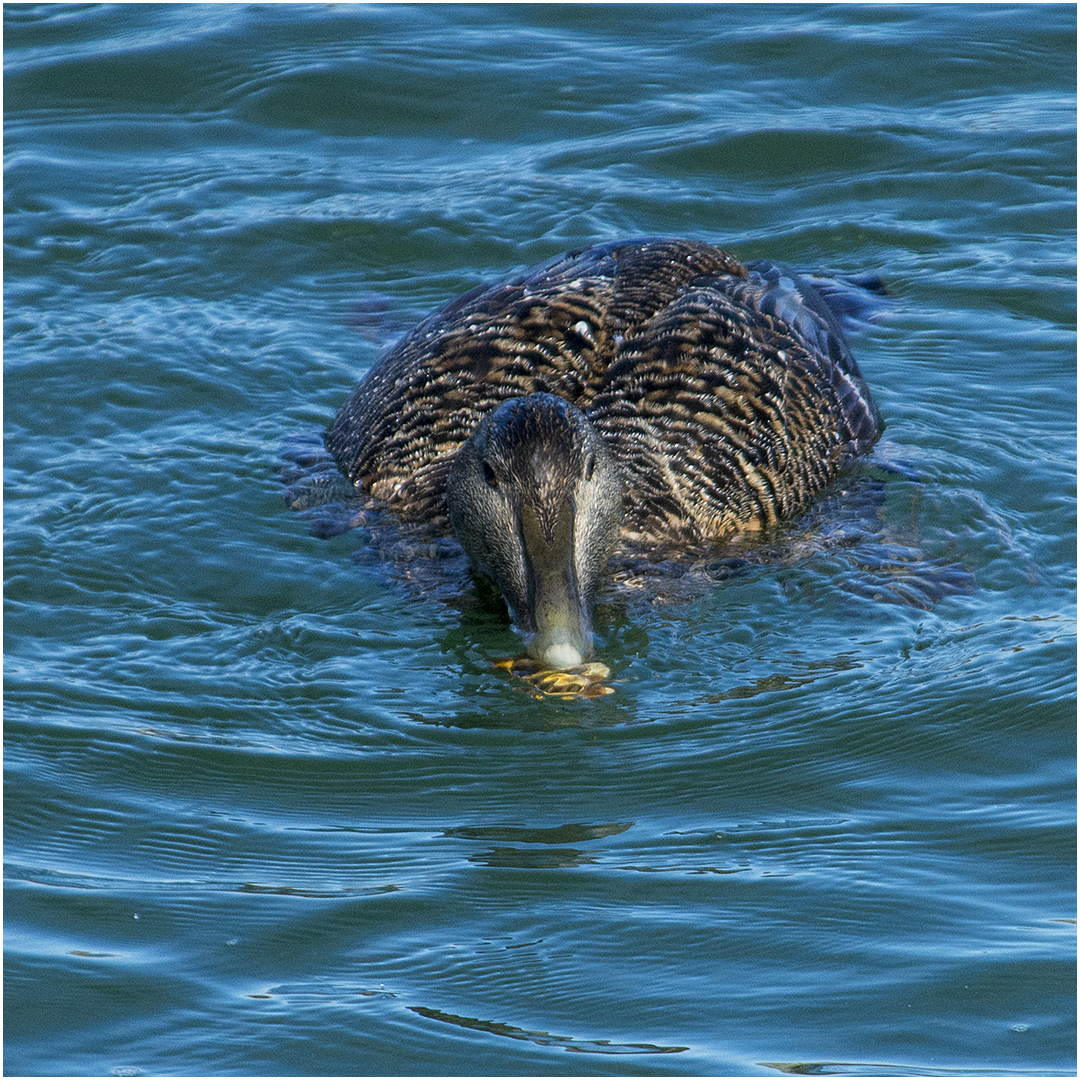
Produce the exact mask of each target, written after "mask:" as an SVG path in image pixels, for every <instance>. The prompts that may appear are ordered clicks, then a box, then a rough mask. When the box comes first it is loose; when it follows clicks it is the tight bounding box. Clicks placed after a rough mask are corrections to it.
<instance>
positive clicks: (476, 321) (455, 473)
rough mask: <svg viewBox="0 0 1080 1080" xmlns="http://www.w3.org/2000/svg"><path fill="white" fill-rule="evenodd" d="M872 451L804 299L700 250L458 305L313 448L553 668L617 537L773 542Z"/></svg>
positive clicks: (542, 278)
mask: <svg viewBox="0 0 1080 1080" xmlns="http://www.w3.org/2000/svg"><path fill="white" fill-rule="evenodd" d="M880 433H881V421H880V417H879V415H878V412H877V409H876V407H875V405H874V402H873V400H872V398H871V396H870V391H869V389H868V388H867V386H866V383H865V382H864V381H863V378H862V375H861V374H860V372H859V368H858V365H857V364H856V362H855V358H854V357H853V356H852V355H851V352H850V351H849V349H848V346H847V344H846V342H845V340H844V336H843V333H842V332H841V330H840V327H839V325H838V323H837V321H836V319H835V317H834V316H833V314H832V313H831V312H830V310H829V308H828V306H827V305H826V303H825V301H824V299H823V298H822V297H821V295H819V294H818V292H817V291H816V290H815V289H814V288H813V287H812V286H811V285H809V284H808V283H807V282H806V281H805V280H803V279H801V278H798V277H797V276H796V275H794V274H792V273H791V272H790V271H786V270H784V269H782V268H780V267H778V266H775V265H773V264H770V263H760V262H751V263H745V264H744V263H741V262H739V261H738V260H737V259H735V258H734V256H732V255H729V254H728V253H727V252H726V251H722V250H721V249H720V248H717V247H713V246H712V245H711V244H706V243H700V242H696V241H686V240H633V241H627V242H623V243H609V244H602V245H599V246H597V247H591V248H588V249H586V250H583V251H572V252H570V253H568V254H567V255H565V256H563V257H562V258H559V259H556V260H555V261H553V262H550V263H547V264H545V265H543V266H541V267H538V268H534V269H531V270H528V271H526V272H524V273H522V274H519V275H517V276H515V277H512V278H509V279H508V280H506V281H503V282H502V283H501V284H498V285H493V286H481V287H480V288H478V289H474V290H473V291H472V292H470V293H467V294H466V295H465V296H462V297H461V298H460V299H458V300H455V301H453V303H451V304H450V305H449V306H447V307H445V308H443V310H442V311H440V312H439V313H438V314H436V315H434V316H432V317H431V318H429V319H427V320H426V321H425V322H423V323H421V324H420V325H419V326H418V327H416V329H414V330H413V331H412V332H411V333H409V334H407V335H406V336H405V337H404V338H403V339H402V340H401V341H400V342H399V343H398V344H397V345H396V346H395V347H394V348H393V349H391V350H390V352H389V353H387V354H386V355H385V356H384V357H383V358H382V359H381V360H380V361H379V362H378V363H377V364H376V365H375V366H374V367H373V368H372V369H371V371H370V372H369V373H368V375H367V377H366V378H365V379H364V381H363V382H362V383H361V384H360V385H359V386H358V387H357V388H356V390H355V391H354V392H353V394H352V396H351V397H350V398H349V400H348V401H347V402H346V403H345V405H344V406H343V407H342V409H341V411H340V412H339V413H338V415H337V418H336V420H335V422H334V424H333V427H332V428H331V430H330V432H329V434H328V436H327V447H328V449H329V450H330V452H331V454H332V455H333V457H334V459H335V461H336V462H337V465H338V467H339V468H340V469H341V471H342V472H343V473H344V474H345V476H346V477H348V479H349V480H350V481H351V482H352V483H353V484H354V485H355V486H356V487H357V488H359V489H361V490H363V491H364V492H366V493H368V494H370V495H373V496H375V497H376V498H377V499H379V500H381V501H382V502H384V503H385V504H387V505H388V506H389V507H390V508H391V509H392V510H394V511H396V512H397V513H398V514H399V515H400V516H401V517H402V518H404V519H406V520H420V521H426V522H428V523H429V524H431V525H432V526H434V527H436V528H442V529H445V528H446V527H447V526H449V528H451V529H452V530H453V532H454V533H455V534H456V535H457V538H458V539H459V540H460V542H461V545H462V547H463V548H464V549H465V551H466V553H467V554H468V556H469V558H470V561H471V563H472V566H473V568H474V570H475V571H477V572H478V573H480V574H483V575H485V576H487V577H488V578H490V579H491V580H492V581H493V582H494V584H495V585H497V586H498V588H499V589H501V590H502V594H503V596H504V597H505V599H506V602H507V604H508V606H509V608H510V610H511V612H512V614H513V617H514V621H515V623H516V625H517V628H518V630H519V631H520V632H521V634H522V636H523V637H524V638H525V641H526V645H527V649H528V652H529V655H530V656H532V657H533V658H534V659H535V660H536V661H538V662H539V663H540V664H541V665H544V666H546V667H549V668H567V667H573V666H576V665H578V664H581V663H582V661H583V660H584V659H586V658H587V657H588V656H590V655H591V653H592V650H593V630H592V612H593V604H594V600H595V596H596V592H597V588H598V586H599V584H600V583H601V581H602V579H603V576H604V573H605V570H606V567H607V565H608V559H609V557H610V555H611V552H612V549H613V547H614V545H615V543H616V541H617V540H619V539H620V538H623V539H626V540H629V541H632V542H640V543H649V544H665V545H675V546H685V545H701V544H709V543H715V542H720V541H723V540H725V539H728V538H730V537H732V536H734V535H735V534H737V533H740V532H746V531H749V530H758V529H764V528H768V527H770V526H772V525H775V524H776V523H777V522H779V521H780V520H782V519H784V518H788V517H791V516H792V515H795V514H797V513H799V512H800V511H802V510H803V509H805V508H806V507H807V505H808V504H809V503H810V501H811V500H812V498H813V497H814V495H815V494H817V493H818V492H820V491H821V490H822V488H824V487H825V486H826V484H828V483H829V482H830V481H831V480H832V479H833V478H834V477H835V476H836V474H837V472H838V471H839V470H840V469H841V468H842V467H843V466H844V465H845V464H847V463H848V462H850V461H851V460H852V459H853V458H854V457H855V456H856V455H858V454H861V453H864V452H865V451H867V450H869V449H870V447H871V446H872V445H873V444H874V442H875V441H876V440H877V438H878V436H879V435H880Z"/></svg>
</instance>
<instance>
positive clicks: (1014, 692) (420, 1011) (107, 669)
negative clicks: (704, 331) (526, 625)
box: [4, 4, 1077, 1076]
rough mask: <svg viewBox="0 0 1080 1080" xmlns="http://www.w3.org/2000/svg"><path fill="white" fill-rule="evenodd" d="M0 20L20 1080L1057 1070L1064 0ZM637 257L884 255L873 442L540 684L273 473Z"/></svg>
mask: <svg viewBox="0 0 1080 1080" xmlns="http://www.w3.org/2000/svg"><path fill="white" fill-rule="evenodd" d="M4 18H5V27H4V29H5V38H4V43H5V53H4V56H5V69H6V73H5V86H4V89H5V98H4V102H5V140H4V150H5V166H6V174H5V197H6V207H5V232H4V239H5V251H6V255H5V264H4V265H5V279H4V287H5V307H4V316H5V353H4V356H5V383H4V390H5V397H4V421H5V483H6V500H5V511H6V513H5V539H6V544H7V548H6V552H7V557H6V570H7V581H6V605H7V606H6V618H5V630H6V638H5V678H6V699H5V700H6V707H5V727H6V730H5V766H6V785H7V786H6V799H5V833H4V839H5V848H4V853H5V861H6V899H5V930H6V934H5V944H6V971H5V981H4V990H5V1015H4V1020H5V1027H4V1032H5V1070H6V1073H7V1074H8V1075H14V1074H23V1075H142V1074H162V1075H207V1074H209V1075H331V1076H336V1075H419V1074H427V1075H590V1076H591V1075H603V1076H610V1075H727V1076H740V1075H777V1074H778V1073H783V1072H788V1073H813V1074H849V1075H852V1074H857V1075H890V1076H892V1075H935V1076H936V1075H976V1074H977V1075H1040V1076H1044V1075H1072V1074H1074V1073H1075V1069H1076V1052H1075V1047H1076V1042H1075V1019H1076V1002H1075V987H1076V983H1075V956H1076V953H1075V883H1076V869H1075V850H1076V847H1075V822H1076V814H1075V730H1076V651H1075V567H1076V516H1075V505H1076V504H1075V476H1076V453H1075V451H1076V336H1075V327H1076V295H1077V294H1076V272H1075V263H1076V231H1075V226H1076V184H1075V178H1076V9H1075V7H1074V6H1072V5H1015V6H1012V5H978V4H976V5H897V6H892V5H883V6H873V5H830V6H819V5H791V6H787V5H760V6H759V5H754V4H746V5H730V6H728V5H700V6H698V5H690V6H682V5H671V6H661V7H653V6H636V5H631V6H606V5H601V6H591V5H584V6H560V5H541V6H517V5H508V6H478V7H460V6H453V5H449V6H444V5H432V6H423V5H420V6H397V5H381V6H380V5H375V6H353V5H314V4H312V5H305V4H301V5H292V4H283V5H262V6H260V5H239V4H235V5H234V4H205V5H204V4H191V5H188V4H175V5H174V4H164V5H139V4H133V5H125V4H120V5H101V6H82V5H66V4H52V5H47V4H42V5H35V4H13V5H6V6H5V9H4ZM640 235H669V236H691V237H696V238H701V239H706V240H710V241H713V242H716V243H720V244H722V245H723V246H725V247H727V248H729V249H730V250H732V251H733V252H735V253H736V254H737V255H738V256H740V257H742V258H745V259H754V258H770V259H778V260H781V261H784V262H787V263H790V264H792V265H793V266H796V267H799V268H801V269H805V270H814V271H819V272H821V273H824V274H826V275H831V276H833V277H834V278H836V277H843V276H849V275H859V274H868V273H877V274H880V275H881V276H882V278H883V279H884V281H885V282H886V284H887V286H888V289H889V292H890V296H889V297H887V298H883V299H882V300H881V301H880V303H879V304H878V305H877V307H876V308H875V310H874V311H873V313H872V314H873V318H872V320H871V321H869V322H865V323H863V324H862V325H860V326H858V327H856V328H855V329H854V330H853V331H852V333H851V343H852V347H853V349H854V350H855V353H856V355H857V356H858V358H859V361H860V364H861V365H862V369H863V372H864V374H865V375H866V378H867V380H868V381H869V383H870V385H871V386H872V387H873V390H874V393H875V395H876V397H877V399H878V401H879V403H880V406H881V409H882V412H883V414H884V416H885V419H886V423H887V430H886V433H885V437H884V439H883V441H882V442H881V443H880V444H879V446H878V448H877V449H876V450H875V452H874V454H873V455H872V457H871V459H870V461H869V464H868V469H867V471H866V472H865V473H864V474H863V476H864V480H865V481H866V482H865V483H863V484H860V485H855V484H853V485H852V488H853V492H854V494H851V493H849V494H850V495H851V497H845V496H844V495H842V494H840V495H838V497H836V498H831V499H830V500H828V502H827V503H826V504H825V505H823V506H822V507H820V508H819V510H818V512H816V513H815V514H811V515H809V516H808V517H807V518H806V519H805V520H804V521H801V522H799V523H796V524H795V525H794V526H793V527H792V529H791V530H790V531H789V532H787V533H786V534H785V535H784V537H782V538H781V540H780V541H779V542H778V543H777V545H776V546H775V549H774V550H772V551H771V552H770V553H769V554H768V556H767V557H762V558H760V559H757V560H750V561H749V562H748V563H747V564H746V565H741V567H740V568H739V569H738V570H737V572H734V573H731V574H728V573H727V569H730V568H727V569H725V566H723V565H721V564H720V563H717V564H715V565H713V564H701V565H697V566H696V567H694V568H692V570H691V572H688V573H686V574H682V573H681V571H680V572H678V573H676V572H675V571H673V572H672V575H671V577H670V581H668V582H663V581H661V582H660V583H659V584H658V583H657V582H656V581H655V580H654V581H652V583H651V584H650V585H649V587H644V588H641V589H640V590H637V591H635V590H634V589H632V588H630V587H629V586H628V585H627V583H626V582H624V583H623V584H622V586H621V587H620V586H619V585H618V584H613V585H612V586H611V587H609V589H608V590H607V592H605V595H604V596H603V597H602V602H601V604H600V607H599V609H598V627H599V631H600V633H599V638H600V656H601V659H602V660H603V662H604V663H605V664H606V665H607V666H608V667H609V668H610V676H609V678H608V679H607V680H606V683H607V686H608V687H609V688H610V689H613V690H614V693H612V694H608V695H606V696H601V697H597V698H591V699H586V698H571V699H561V698H558V697H551V696H544V695H541V694H538V693H537V692H536V691H535V689H534V688H533V687H531V686H530V685H529V684H527V683H525V682H524V681H523V680H521V679H520V678H518V677H516V676H514V675H512V674H510V673H508V672H507V671H505V670H503V669H499V668H497V667H496V666H494V664H493V661H494V660H495V659H497V658H499V657H505V656H509V655H512V654H513V653H514V652H515V651H517V650H518V649H519V647H520V643H519V642H518V640H517V639H516V637H515V636H514V634H513V632H512V631H511V629H510V627H509V623H508V622H507V621H506V619H505V618H503V617H501V616H500V615H499V614H498V613H497V612H492V611H491V610H488V609H487V608H485V607H484V606H482V605H481V604H479V603H478V601H477V600H476V598H475V595H474V593H473V591H472V587H471V585H470V582H469V579H468V575H467V573H466V572H465V569H464V566H463V564H462V561H461V560H460V559H455V558H453V557H448V558H445V559H442V558H432V557H431V555H430V553H425V552H423V551H419V552H413V553H412V555H411V556H406V557H403V556H402V555H401V553H400V551H398V552H397V554H396V555H391V556H390V557H387V555H386V553H385V552H384V551H380V550H377V549H376V548H375V547H373V543H374V541H373V537H372V535H371V534H370V533H369V532H368V531H367V530H352V531H348V532H344V533H341V534H338V535H334V536H331V537H329V538H324V537H323V536H322V535H320V533H322V532H325V531H327V530H326V529H320V528H318V524H319V523H318V520H315V521H313V518H312V515H311V514H310V513H307V514H301V513H295V512H293V511H292V510H291V509H289V507H288V506H287V505H286V501H285V499H284V497H283V491H284V483H283V473H282V468H283V464H284V466H285V467H286V472H287V468H288V463H289V461H290V460H295V454H294V456H293V458H292V459H290V458H289V451H288V448H289V447H293V448H295V447H296V446H297V445H305V444H306V445H315V443H316V442H317V439H318V434H319V432H320V431H321V430H322V429H323V428H325V426H326V425H327V424H328V423H329V422H330V420H331V419H332V417H333V415H334V413H335V411H336V410H337V408H338V407H339V406H340V405H341V404H342V402H343V401H344V400H345V398H346V397H347V396H348V394H349V392H350V390H351V388H352V387H353V385H354V384H355V382H356V381H357V380H358V379H359V378H360V377H361V376H362V374H363V372H364V371H365V370H367V368H368V367H369V366H370V365H371V364H372V363H373V362H374V360H375V359H376V357H377V356H378V355H379V354H380V352H381V351H382V349H383V348H385V347H386V346H387V345H389V344H390V343H392V342H393V341H394V340H395V339H396V338H397V337H399V336H400V335H401V334H402V333H403V332H404V331H405V330H407V329H408V328H409V327H410V326H411V325H413V324H414V323H415V322H416V321H418V320H419V319H420V318H422V317H424V316H425V315H427V314H428V313H429V312H431V311H432V310H434V309H435V308H437V307H438V306H440V305H441V304H443V303H445V302H446V301H448V300H449V299H451V298H452V297H454V296H456V295H458V294H460V293H462V292H464V291H466V290H468V289H470V288H472V287H474V286H475V285H477V284H478V283H480V282H482V281H489V280H494V279H497V278H498V277H499V276H501V275H504V274H507V273H510V272H512V271H514V270H517V269H520V268H521V267H524V266H527V265H529V264H532V263H535V262H539V261H541V260H544V259H547V258H549V257H552V256H555V255H557V254H558V253H560V252H561V251H563V250H566V249H568V248H573V247H580V246H582V245H584V244H588V243H593V242H600V241H606V240H610V239H614V238H619V237H624V236H640ZM283 448H284V449H283ZM285 478H286V479H287V476H286V477H285ZM855 488H857V489H858V490H857V491H855V490H854V489H855ZM856 496H857V497H856ZM684 569H685V568H684ZM721 571H723V572H721Z"/></svg>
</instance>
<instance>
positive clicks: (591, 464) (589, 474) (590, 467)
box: [584, 454, 596, 483]
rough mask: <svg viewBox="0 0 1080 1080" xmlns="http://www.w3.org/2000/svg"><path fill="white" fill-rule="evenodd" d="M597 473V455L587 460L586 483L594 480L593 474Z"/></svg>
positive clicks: (592, 455) (591, 455)
mask: <svg viewBox="0 0 1080 1080" xmlns="http://www.w3.org/2000/svg"><path fill="white" fill-rule="evenodd" d="M595 471H596V455H595V454H590V455H589V456H588V457H587V458H586V459H585V474H584V475H585V483H588V482H589V481H590V480H591V479H592V478H593V473H594V472H595Z"/></svg>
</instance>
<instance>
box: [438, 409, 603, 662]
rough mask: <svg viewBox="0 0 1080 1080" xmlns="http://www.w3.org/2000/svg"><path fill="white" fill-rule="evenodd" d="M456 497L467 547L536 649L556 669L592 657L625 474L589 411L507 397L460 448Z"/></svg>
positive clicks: (458, 528)
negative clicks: (599, 594)
mask: <svg viewBox="0 0 1080 1080" xmlns="http://www.w3.org/2000/svg"><path fill="white" fill-rule="evenodd" d="M447 503H448V506H449V510H450V522H451V525H452V526H453V529H454V532H455V533H456V534H457V537H458V539H459V540H460V541H461V546H462V547H463V548H464V549H465V551H466V553H467V554H468V556H469V558H470V560H471V561H472V564H473V567H474V569H476V570H477V571H479V572H480V573H482V574H484V575H486V576H487V577H489V578H490V579H491V580H492V581H493V582H494V583H495V584H496V585H497V586H498V587H499V588H500V589H501V590H502V594H503V596H504V597H505V599H506V602H507V604H508V605H509V607H510V609H511V611H512V612H513V616H514V621H515V623H516V624H517V628H518V630H519V631H520V632H521V634H522V636H523V637H524V638H525V642H526V647H527V649H528V652H529V655H530V656H532V657H533V658H534V659H535V660H538V661H539V662H540V663H541V664H543V665H545V666H546V667H552V668H567V667H574V666H576V665H578V664H580V663H581V662H582V661H583V660H584V659H585V658H586V657H588V656H590V655H591V654H592V651H593V632H592V610H593V604H594V601H595V597H596V589H597V586H598V584H599V582H600V580H601V578H602V576H603V574H604V571H605V569H606V568H607V564H608V558H609V556H610V554H611V549H612V546H613V544H614V543H615V538H616V537H617V536H618V532H619V526H620V524H621V521H622V478H621V475H620V472H619V468H618V466H617V464H616V462H615V460H614V458H613V457H612V455H611V452H610V451H609V450H608V448H607V445H606V444H605V443H604V440H603V438H602V437H601V435H600V433H599V432H598V431H597V430H596V429H595V428H594V427H593V426H592V424H591V423H590V422H589V420H588V419H587V418H586V416H585V415H584V414H583V413H582V412H581V411H580V410H578V409H576V408H575V407H574V406H573V405H571V404H570V403H569V402H567V401H565V400H564V399H563V398H560V397H555V396H554V395H552V394H530V395H529V396H528V397H521V398H511V399H509V400H507V401H504V402H503V403H502V404H501V405H500V406H499V407H498V408H497V409H494V410H492V411H491V412H489V413H487V415H485V416H484V418H483V419H482V420H481V421H480V423H479V424H478V425H477V426H476V429H475V430H474V431H473V433H472V435H470V436H469V438H468V439H467V440H466V442H465V443H464V444H463V445H462V447H461V449H460V450H459V451H458V454H457V458H456V460H455V462H454V465H453V468H452V469H451V472H450V479H449V484H448V487H447Z"/></svg>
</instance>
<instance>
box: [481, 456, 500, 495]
mask: <svg viewBox="0 0 1080 1080" xmlns="http://www.w3.org/2000/svg"><path fill="white" fill-rule="evenodd" d="M484 483H485V484H487V486H488V487H489V488H493V489H494V490H496V491H498V489H499V478H498V477H497V476H496V475H495V470H494V469H493V468H492V467H491V463H490V462H488V461H485V462H484Z"/></svg>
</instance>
